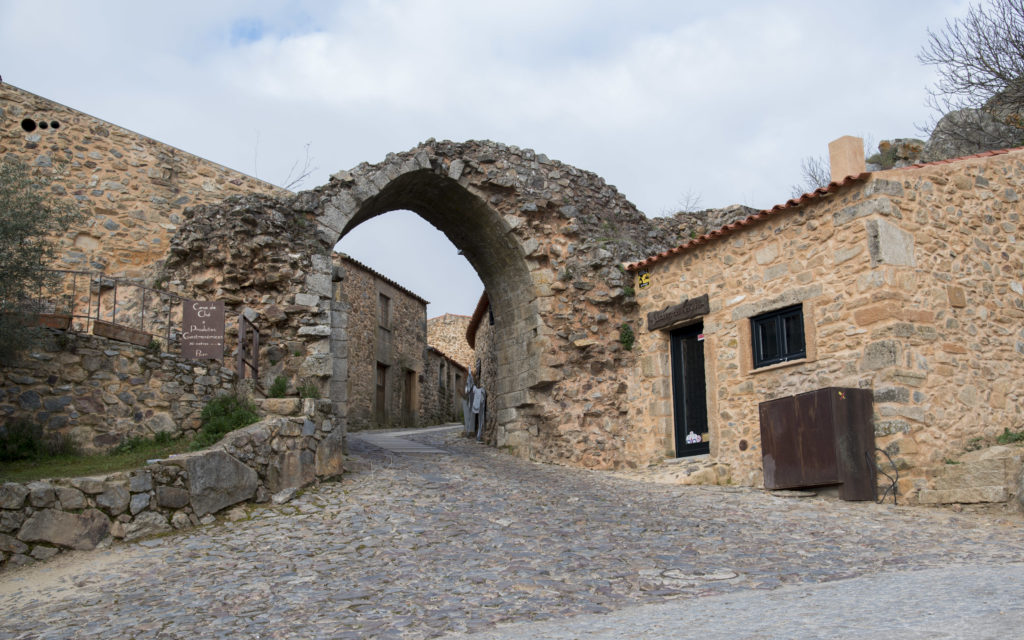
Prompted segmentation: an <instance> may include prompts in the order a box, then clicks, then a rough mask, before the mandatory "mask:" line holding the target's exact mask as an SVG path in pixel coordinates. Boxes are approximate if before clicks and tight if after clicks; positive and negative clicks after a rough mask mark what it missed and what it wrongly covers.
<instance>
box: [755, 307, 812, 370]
mask: <svg viewBox="0 0 1024 640" xmlns="http://www.w3.org/2000/svg"><path fill="white" fill-rule="evenodd" d="M750 341H751V343H752V347H753V352H754V368H755V369H757V368H759V367H766V366H768V365H770V364H777V363H779V362H788V361H790V360H798V359H800V358H806V357H807V346H806V343H805V340H804V310H803V306H802V305H799V304H798V305H794V306H792V307H786V308H785V309H777V310H775V311H769V312H768V313H762V314H761V315H759V316H754V317H752V318H751V319H750Z"/></svg>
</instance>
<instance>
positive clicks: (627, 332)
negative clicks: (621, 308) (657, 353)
mask: <svg viewBox="0 0 1024 640" xmlns="http://www.w3.org/2000/svg"><path fill="white" fill-rule="evenodd" d="M635 340H636V336H635V335H633V328H632V327H630V326H629V323H626V322H623V323H622V326H621V327H619V343H620V344H622V348H623V349H625V350H626V351H632V350H633V342H634V341H635Z"/></svg>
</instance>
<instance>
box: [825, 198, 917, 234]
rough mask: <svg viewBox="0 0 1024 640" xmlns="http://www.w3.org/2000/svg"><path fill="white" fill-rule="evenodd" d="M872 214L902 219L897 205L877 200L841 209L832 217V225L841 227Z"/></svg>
mask: <svg viewBox="0 0 1024 640" xmlns="http://www.w3.org/2000/svg"><path fill="white" fill-rule="evenodd" d="M872 214H878V215H883V216H892V217H894V218H899V217H901V216H900V211H899V209H898V208H896V205H894V204H893V203H892V201H891V200H889V199H888V198H875V199H874V200H866V201H864V202H858V203H857V204H854V205H850V206H849V207H846V208H844V209H840V210H839V211H837V212H836V213H834V214H833V215H832V223H833V225H835V226H836V227H839V226H842V225H844V224H847V223H849V222H852V221H854V220H856V219H858V218H863V217H865V216H870V215H872Z"/></svg>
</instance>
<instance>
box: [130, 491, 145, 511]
mask: <svg viewBox="0 0 1024 640" xmlns="http://www.w3.org/2000/svg"><path fill="white" fill-rule="evenodd" d="M148 506H149V494H148V493H136V494H135V495H133V496H132V500H131V502H130V503H129V505H128V510H129V512H130V513H131V514H132V515H135V514H136V513H138V512H140V511H142V510H144V509H145V508H146V507H148Z"/></svg>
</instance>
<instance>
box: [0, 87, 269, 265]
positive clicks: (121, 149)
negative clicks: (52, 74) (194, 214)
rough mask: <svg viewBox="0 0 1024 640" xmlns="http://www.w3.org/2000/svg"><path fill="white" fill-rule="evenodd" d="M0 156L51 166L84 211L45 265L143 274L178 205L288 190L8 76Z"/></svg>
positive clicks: (162, 248)
mask: <svg viewBox="0 0 1024 640" xmlns="http://www.w3.org/2000/svg"><path fill="white" fill-rule="evenodd" d="M23 123H24V125H25V126H23ZM44 124H45V128H43V126H44ZM25 127H29V128H33V130H32V131H26V130H25ZM0 156H13V157H17V158H20V159H22V160H24V161H25V162H27V163H28V164H29V165H31V166H34V167H40V168H46V169H51V170H52V171H53V173H54V174H56V175H57V176H58V178H57V185H58V187H57V188H58V189H59V193H60V194H61V195H64V196H66V197H68V198H73V199H74V200H75V201H76V202H77V203H79V204H80V205H81V206H82V207H83V208H84V211H85V213H86V214H87V216H86V219H85V220H84V221H83V222H82V223H81V224H80V225H78V226H77V227H75V228H74V229H72V230H71V231H69V232H68V233H67V234H66V235H65V237H63V238H60V239H59V244H60V248H59V253H60V260H59V262H58V263H57V264H55V265H54V268H64V269H78V270H84V271H100V272H105V273H108V274H115V275H126V276H129V277H134V278H145V277H148V276H149V275H150V273H151V267H152V266H153V265H154V264H155V263H157V262H158V261H160V260H163V259H164V258H165V257H166V255H167V250H168V246H169V242H170V239H171V236H172V235H173V234H174V232H175V230H176V229H177V228H178V227H179V225H181V223H182V222H183V220H184V217H183V215H182V212H183V210H184V208H185V207H186V206H188V205H195V204H201V203H210V202H218V201H220V200H222V199H224V198H225V197H227V196H229V195H232V194H246V193H266V194H275V195H280V196H285V195H288V194H289V192H288V191H285V190H284V189H281V188H279V187H276V186H274V185H272V184H269V183H266V182H263V181H261V180H257V179H255V178H251V177H249V176H247V175H244V174H242V173H239V172H237V171H233V170H231V169H228V168H226V167H222V166H220V165H217V164H215V163H212V162H209V161H208V160H204V159H202V158H199V157H196V156H194V155H192V154H189V153H185V152H184V151H181V150H180V149H175V148H174V147H171V146H169V145H166V144H163V143H161V142H157V141H156V140H153V139H151V138H147V137H145V136H142V135H139V134H137V133H134V132H132V131H128V130H126V129H123V128H121V127H118V126H115V125H112V124H110V123H108V122H104V121H103V120H100V119H98V118H94V117H92V116H90V115H87V114H84V113H82V112H80V111H76V110H74V109H70V108H68V107H65V106H64V105H61V104H58V103H56V102H53V101H51V100H47V99H46V98H43V97H40V96H37V95H34V94H32V93H29V92H27V91H24V90H22V89H19V88H17V87H15V86H13V85H10V84H7V83H2V84H0Z"/></svg>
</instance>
